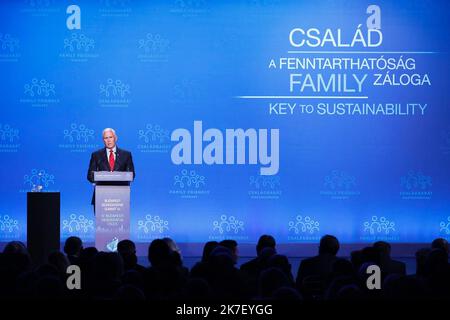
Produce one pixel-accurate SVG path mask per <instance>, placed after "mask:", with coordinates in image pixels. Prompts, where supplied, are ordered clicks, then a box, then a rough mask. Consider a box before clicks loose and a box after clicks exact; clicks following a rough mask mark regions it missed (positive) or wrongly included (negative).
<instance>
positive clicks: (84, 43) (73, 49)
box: [59, 31, 99, 62]
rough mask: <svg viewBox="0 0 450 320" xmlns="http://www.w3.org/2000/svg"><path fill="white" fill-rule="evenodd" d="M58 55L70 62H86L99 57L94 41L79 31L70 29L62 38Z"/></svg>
mask: <svg viewBox="0 0 450 320" xmlns="http://www.w3.org/2000/svg"><path fill="white" fill-rule="evenodd" d="M62 50H63V51H61V52H60V53H59V57H60V58H61V59H64V60H66V61H71V62H87V61H91V60H92V59H96V58H98V57H99V54H98V53H97V52H96V42H95V40H94V39H92V38H90V37H88V36H87V35H85V34H84V33H81V32H79V31H71V32H69V33H68V35H67V36H66V37H65V38H64V40H63V47H62Z"/></svg>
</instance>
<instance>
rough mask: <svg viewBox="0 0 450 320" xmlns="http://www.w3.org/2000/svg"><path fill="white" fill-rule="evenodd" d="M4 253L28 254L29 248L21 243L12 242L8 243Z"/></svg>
mask: <svg viewBox="0 0 450 320" xmlns="http://www.w3.org/2000/svg"><path fill="white" fill-rule="evenodd" d="M3 253H6V254H8V253H22V254H28V250H27V247H26V246H25V244H24V243H23V242H21V241H11V242H8V243H7V244H6V246H5V248H4V249H3Z"/></svg>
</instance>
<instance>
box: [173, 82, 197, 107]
mask: <svg viewBox="0 0 450 320" xmlns="http://www.w3.org/2000/svg"><path fill="white" fill-rule="evenodd" d="M172 92H173V98H172V100H171V103H180V104H184V105H186V104H190V103H196V102H198V100H199V99H201V98H202V96H203V95H204V93H205V92H204V89H203V88H202V86H201V85H200V83H199V82H198V81H195V80H193V79H187V78H184V79H182V80H180V81H179V82H177V83H176V84H175V85H174V86H173V90H172Z"/></svg>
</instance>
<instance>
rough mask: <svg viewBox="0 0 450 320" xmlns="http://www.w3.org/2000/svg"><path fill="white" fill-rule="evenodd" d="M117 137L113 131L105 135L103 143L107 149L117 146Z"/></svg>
mask: <svg viewBox="0 0 450 320" xmlns="http://www.w3.org/2000/svg"><path fill="white" fill-rule="evenodd" d="M116 141H117V137H116V135H115V134H114V133H112V131H106V132H105V133H104V134H103V143H104V144H105V147H107V148H108V149H112V148H114V147H115V146H116Z"/></svg>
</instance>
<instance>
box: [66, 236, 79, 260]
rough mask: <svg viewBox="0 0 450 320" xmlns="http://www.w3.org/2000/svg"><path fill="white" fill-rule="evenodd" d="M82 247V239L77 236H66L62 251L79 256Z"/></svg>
mask: <svg viewBox="0 0 450 320" xmlns="http://www.w3.org/2000/svg"><path fill="white" fill-rule="evenodd" d="M82 249H83V241H81V239H80V238H78V237H68V238H67V239H66V242H65V244H64V252H65V254H67V255H68V256H79V255H80V253H81V250H82Z"/></svg>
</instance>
